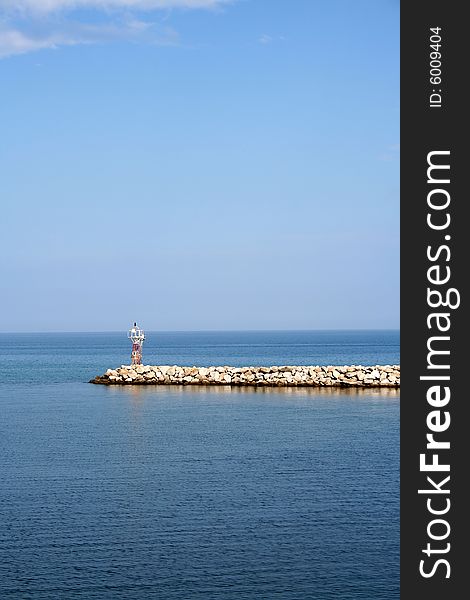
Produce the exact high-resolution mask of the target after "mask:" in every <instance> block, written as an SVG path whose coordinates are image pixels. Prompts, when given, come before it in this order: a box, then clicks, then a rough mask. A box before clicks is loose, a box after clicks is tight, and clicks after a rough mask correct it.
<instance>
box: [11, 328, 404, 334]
mask: <svg viewBox="0 0 470 600" xmlns="http://www.w3.org/2000/svg"><path fill="white" fill-rule="evenodd" d="M144 331H147V332H148V333H296V332H310V331H312V332H313V331H400V327H354V328H350V329H348V328H344V327H338V328H333V327H324V328H318V329H147V330H144ZM70 333H95V334H96V333H127V330H126V329H103V330H99V331H98V330H90V331H85V330H83V331H70V330H67V331H66V330H49V331H0V335H12V334H13V335H21V334H26V335H27V334H38V335H41V334H70Z"/></svg>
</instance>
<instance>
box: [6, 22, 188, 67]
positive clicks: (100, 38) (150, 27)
mask: <svg viewBox="0 0 470 600" xmlns="http://www.w3.org/2000/svg"><path fill="white" fill-rule="evenodd" d="M120 40H126V41H140V42H147V43H150V44H158V45H172V44H176V43H177V41H178V34H177V33H176V32H175V31H174V30H173V29H171V28H169V27H159V26H158V25H157V24H155V23H149V22H146V21H138V20H134V19H130V20H127V21H122V22H116V23H106V24H104V25H90V24H85V23H77V22H66V23H62V24H61V25H60V27H55V28H54V27H46V28H45V29H44V30H43V31H36V32H24V31H21V30H19V29H13V28H10V29H2V28H0V58H5V57H7V56H13V55H15V54H25V53H27V52H34V51H36V50H43V49H45V48H49V49H55V48H59V47H60V46H76V45H78V44H96V43H105V42H112V41H120Z"/></svg>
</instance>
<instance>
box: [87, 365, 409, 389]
mask: <svg viewBox="0 0 470 600" xmlns="http://www.w3.org/2000/svg"><path fill="white" fill-rule="evenodd" d="M90 383H97V384H103V385H239V386H278V387H296V386H299V387H302V386H304V387H321V386H327V387H332V386H337V387H399V386H400V366H399V365H375V366H371V367H364V366H361V365H359V366H357V365H351V366H327V367H323V366H322V367H320V366H272V367H227V366H224V367H179V366H176V365H173V366H167V365H162V366H149V365H122V366H121V367H119V368H117V369H108V370H107V371H106V373H105V374H104V375H98V376H96V377H95V378H94V379H92V380H91V381H90Z"/></svg>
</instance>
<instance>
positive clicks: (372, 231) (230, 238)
mask: <svg viewBox="0 0 470 600" xmlns="http://www.w3.org/2000/svg"><path fill="white" fill-rule="evenodd" d="M0 88H1V93H0V96H1V101H0V103H1V110H0V197H1V206H2V218H1V220H0V271H1V277H0V306H1V310H0V331H4V332H8V331H17V332H21V331H95V330H96V331H119V330H126V329H127V328H128V326H129V324H130V323H131V322H133V321H134V320H137V321H138V322H139V323H140V324H141V325H142V326H143V327H144V328H145V329H148V330H157V331H158V330H178V331H182V330H245V329H257V330H261V329H376V328H379V329H380V328H384V329H391V328H398V326H399V4H398V1H395V0H357V1H355V2H352V1H350V0H232V1H222V0H0Z"/></svg>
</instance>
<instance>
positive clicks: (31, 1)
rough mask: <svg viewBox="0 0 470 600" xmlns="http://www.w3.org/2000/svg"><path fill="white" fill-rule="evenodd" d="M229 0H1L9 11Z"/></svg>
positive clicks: (170, 5) (194, 4)
mask: <svg viewBox="0 0 470 600" xmlns="http://www.w3.org/2000/svg"><path fill="white" fill-rule="evenodd" d="M228 1H229V0H0V10H3V11H5V12H9V13H51V12H58V11H69V10H75V9H80V8H82V9H83V8H87V9H99V10H103V9H127V10H156V9H162V8H214V7H216V6H220V5H221V4H226V3H227V2H228Z"/></svg>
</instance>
